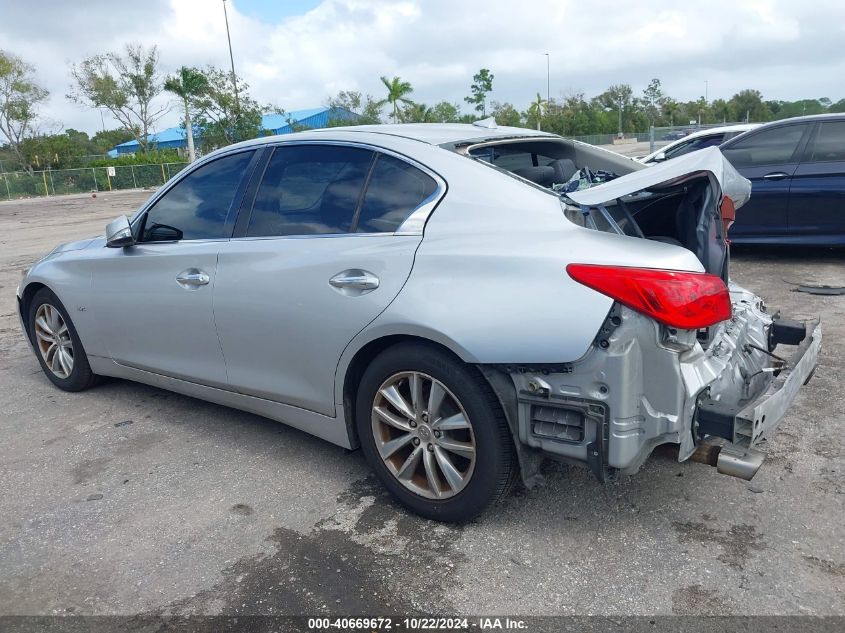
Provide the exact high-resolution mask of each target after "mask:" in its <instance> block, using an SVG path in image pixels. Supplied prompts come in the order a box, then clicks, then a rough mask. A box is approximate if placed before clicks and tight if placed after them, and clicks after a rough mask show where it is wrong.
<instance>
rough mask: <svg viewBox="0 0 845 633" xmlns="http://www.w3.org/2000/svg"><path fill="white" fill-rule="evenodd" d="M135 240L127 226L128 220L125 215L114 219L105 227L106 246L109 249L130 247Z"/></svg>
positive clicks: (130, 228)
mask: <svg viewBox="0 0 845 633" xmlns="http://www.w3.org/2000/svg"><path fill="white" fill-rule="evenodd" d="M134 243H135V238H134V237H132V227H130V226H129V218H127V217H126V216H125V215H121V216H120V217H117V218H115V219H114V220H112V221H111V222H109V223H108V226H106V246H108V247H109V248H122V247H124V246H132V245H133V244H134Z"/></svg>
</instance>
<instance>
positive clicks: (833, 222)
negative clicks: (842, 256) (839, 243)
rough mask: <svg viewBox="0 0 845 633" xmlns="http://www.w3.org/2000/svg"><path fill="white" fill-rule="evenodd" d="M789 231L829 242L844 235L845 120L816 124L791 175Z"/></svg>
mask: <svg viewBox="0 0 845 633" xmlns="http://www.w3.org/2000/svg"><path fill="white" fill-rule="evenodd" d="M788 215H789V231H790V233H792V234H795V235H799V236H808V237H814V238H816V239H817V240H819V241H830V240H832V239H835V238H836V237H837V236H838V237H839V239H840V240H841V239H842V237H843V236H845V120H838V121H837V120H834V121H820V122H819V123H817V124H816V129H815V130H814V132H813V135H812V138H811V140H810V143H809V144H808V145H807V149H806V150H805V151H804V157H803V159H802V161H801V163H800V164H799V165H798V168H797V169H796V170H795V174H794V175H793V177H792V189H791V191H790V195H789V212H788Z"/></svg>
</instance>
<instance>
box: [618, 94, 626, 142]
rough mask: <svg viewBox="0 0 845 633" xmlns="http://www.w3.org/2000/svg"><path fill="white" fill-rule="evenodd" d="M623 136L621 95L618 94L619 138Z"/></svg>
mask: <svg viewBox="0 0 845 633" xmlns="http://www.w3.org/2000/svg"><path fill="white" fill-rule="evenodd" d="M623 136H625V135H624V134H623V133H622V95H619V138H622V137H623Z"/></svg>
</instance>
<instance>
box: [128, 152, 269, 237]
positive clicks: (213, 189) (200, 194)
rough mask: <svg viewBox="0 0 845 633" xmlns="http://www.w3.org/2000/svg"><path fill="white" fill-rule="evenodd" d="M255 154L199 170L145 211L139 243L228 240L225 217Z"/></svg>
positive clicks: (221, 160) (224, 159)
mask: <svg viewBox="0 0 845 633" xmlns="http://www.w3.org/2000/svg"><path fill="white" fill-rule="evenodd" d="M254 153H255V152H254V151H249V152H239V153H237V154H230V155H229V156H224V157H222V158H218V159H217V160H215V161H212V162H210V163H207V164H205V165H203V166H201V167H198V168H197V169H195V170H194V171H192V172H191V173H190V174H188V175H187V176H185V177H184V178H182V179H181V180H180V181H179V182H178V183H176V184H175V185H174V186H173V187H172V188H171V189H170V190H169V191H167V193H165V194H164V195H163V196H162V197H161V198H160V199H159V200H158V201H156V203H155V204H154V205H153V207H152V208H151V209H150V210H149V211H148V212H147V214H146V217H145V219H144V226H143V230H142V231H141V240H140V241H142V242H158V241H174V240H204V239H219V238H226V237H230V235H231V228H230V227H227V225H226V217H227V216H228V215H229V209H230V207H231V206H232V202H233V201H234V199H235V194H236V193H237V190H238V185H240V183H241V179H242V178H243V175H244V173H245V171H246V169H247V167H248V166H249V161H250V160H251V159H252V156H253V154H254Z"/></svg>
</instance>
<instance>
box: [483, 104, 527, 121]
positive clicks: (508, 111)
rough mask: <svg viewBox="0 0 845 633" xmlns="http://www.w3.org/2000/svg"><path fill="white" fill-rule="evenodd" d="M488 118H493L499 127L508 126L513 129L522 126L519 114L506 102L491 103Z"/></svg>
mask: <svg viewBox="0 0 845 633" xmlns="http://www.w3.org/2000/svg"><path fill="white" fill-rule="evenodd" d="M490 116H492V117H494V118H495V119H496V123H498V124H499V125H510V126H513V127H519V126H520V125H522V115H521V114H520V113H519V110H517V109H516V108H514V107H513V105H512V104H510V103H507V102H504V103H499V102H498V101H491V102H490Z"/></svg>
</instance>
